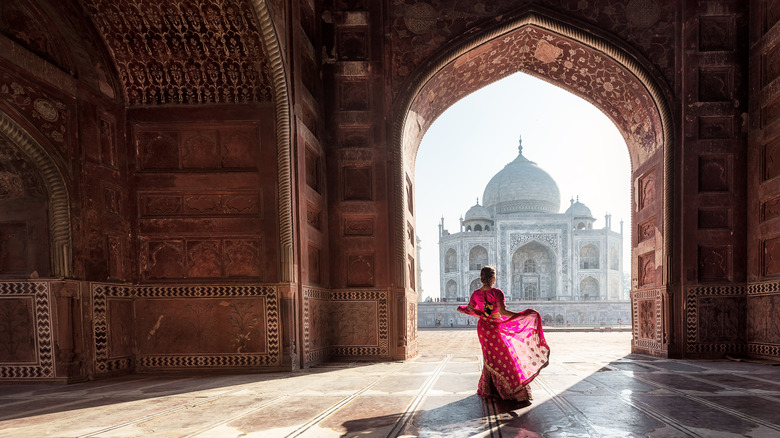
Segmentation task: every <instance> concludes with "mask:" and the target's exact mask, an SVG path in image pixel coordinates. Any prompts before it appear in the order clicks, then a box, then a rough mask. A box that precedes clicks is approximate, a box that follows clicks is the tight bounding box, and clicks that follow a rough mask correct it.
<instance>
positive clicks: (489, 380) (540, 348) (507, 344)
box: [458, 288, 550, 401]
mask: <svg viewBox="0 0 780 438" xmlns="http://www.w3.org/2000/svg"><path fill="white" fill-rule="evenodd" d="M502 307H504V292H503V291H502V290H501V289H497V288H491V289H490V290H487V291H485V290H482V289H477V290H475V291H474V292H473V293H472V294H471V300H469V305H468V306H460V307H458V311H459V312H462V313H465V314H466V315H471V316H477V317H479V323H478V324H477V334H478V335H479V343H480V345H481V346H482V355H483V357H484V366H483V367H482V376H481V377H480V378H479V386H478V389H477V394H479V395H480V396H482V397H494V396H499V397H501V398H502V399H505V400H509V399H515V400H520V401H527V400H531V399H532V397H531V388H530V387H529V386H528V384H529V383H531V381H532V380H533V379H534V378H535V377H536V376H537V375H538V374H539V371H541V369H542V368H544V367H546V366H547V364H548V363H549V359H550V347H549V346H548V345H547V342H546V341H545V339H544V332H543V331H542V317H541V316H540V315H539V313H538V312H537V311H535V310H533V309H528V310H524V311H522V312H520V313H518V314H516V315H514V316H511V317H507V316H499V315H498V311H499V309H500V308H502Z"/></svg>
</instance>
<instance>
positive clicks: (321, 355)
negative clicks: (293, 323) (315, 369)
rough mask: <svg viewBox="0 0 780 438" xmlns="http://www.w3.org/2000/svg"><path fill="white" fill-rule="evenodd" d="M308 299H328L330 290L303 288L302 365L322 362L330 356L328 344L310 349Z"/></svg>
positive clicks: (309, 310)
mask: <svg viewBox="0 0 780 438" xmlns="http://www.w3.org/2000/svg"><path fill="white" fill-rule="evenodd" d="M310 300H322V301H328V302H329V301H330V292H329V291H327V290H325V289H314V288H304V289H303V354H304V358H303V361H304V365H310V364H313V363H316V362H322V361H323V360H325V359H327V358H328V357H329V356H330V346H327V347H322V348H317V349H312V348H311V332H310V330H311V328H310V324H309V322H310V316H311V309H310V308H309V303H310Z"/></svg>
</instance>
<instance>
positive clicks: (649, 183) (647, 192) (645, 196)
mask: <svg viewBox="0 0 780 438" xmlns="http://www.w3.org/2000/svg"><path fill="white" fill-rule="evenodd" d="M637 189H638V191H639V193H638V198H639V210H640V211H641V210H644V209H645V207H647V206H648V205H650V204H651V203H653V202H655V198H656V194H657V191H658V190H660V187H659V188H656V183H655V171H654V170H651V171H649V172H647V173H645V174H644V175H642V176H641V177H639V180H638V187H637Z"/></svg>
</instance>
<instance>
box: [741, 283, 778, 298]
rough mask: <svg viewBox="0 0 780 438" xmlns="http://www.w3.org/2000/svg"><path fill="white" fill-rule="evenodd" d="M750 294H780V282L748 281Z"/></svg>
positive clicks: (748, 292)
mask: <svg viewBox="0 0 780 438" xmlns="http://www.w3.org/2000/svg"><path fill="white" fill-rule="evenodd" d="M747 294H748V295H774V294H780V282H778V281H774V282H761V283H748V284H747Z"/></svg>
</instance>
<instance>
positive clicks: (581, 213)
mask: <svg viewBox="0 0 780 438" xmlns="http://www.w3.org/2000/svg"><path fill="white" fill-rule="evenodd" d="M570 202H571V205H570V206H569V208H568V209H566V214H568V215H571V216H572V217H585V218H590V219H593V214H591V212H590V209H589V208H588V207H587V206H586V205H585V204H583V203H582V202H580V200H579V198H577V200H576V201H575V200H574V199H572V200H571V201H570Z"/></svg>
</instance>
